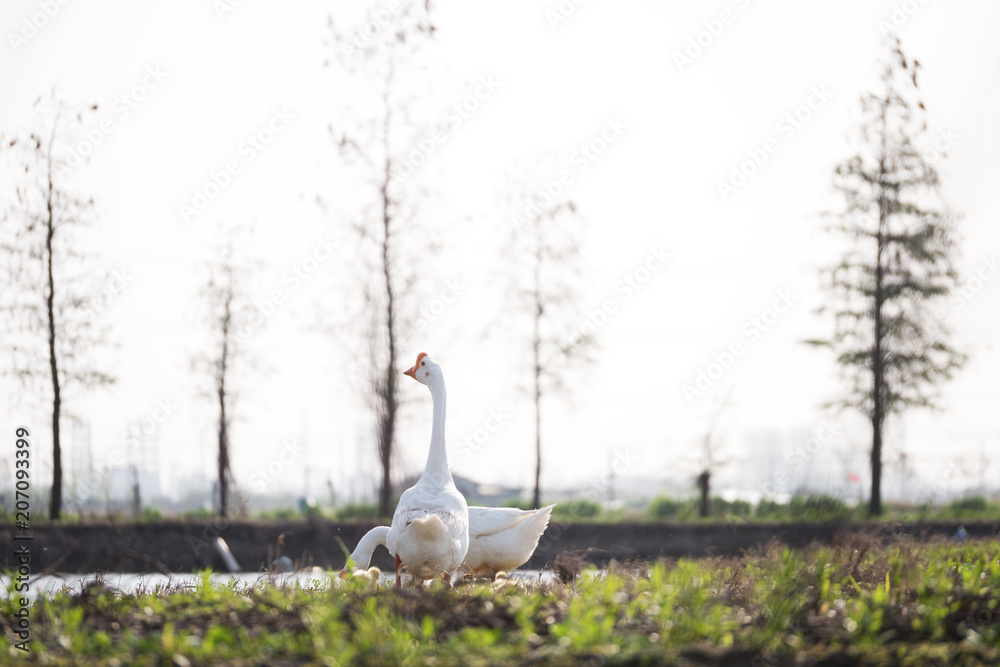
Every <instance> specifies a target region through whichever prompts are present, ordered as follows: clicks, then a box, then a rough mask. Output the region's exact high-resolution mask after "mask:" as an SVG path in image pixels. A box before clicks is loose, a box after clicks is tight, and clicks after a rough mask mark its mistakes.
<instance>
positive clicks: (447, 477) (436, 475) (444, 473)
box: [420, 377, 454, 486]
mask: <svg viewBox="0 0 1000 667" xmlns="http://www.w3.org/2000/svg"><path fill="white" fill-rule="evenodd" d="M428 388H429V389H430V390H431V401H432V402H433V403H434V417H433V420H432V421H431V448H430V451H429V452H428V453H427V465H426V466H425V467H424V474H423V475H422V476H421V478H420V479H421V481H424V482H427V483H431V484H434V485H435V486H446V485H448V484H454V480H452V478H451V470H449V469H448V449H447V447H445V444H444V416H445V403H446V402H447V392H446V391H445V388H444V378H441V377H438V378H435V380H434V381H433V382H431V383H430V384H428Z"/></svg>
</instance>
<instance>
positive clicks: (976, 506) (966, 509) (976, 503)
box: [948, 496, 989, 516]
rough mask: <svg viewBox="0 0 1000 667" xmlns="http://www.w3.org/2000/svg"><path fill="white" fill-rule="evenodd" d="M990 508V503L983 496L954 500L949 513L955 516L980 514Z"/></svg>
mask: <svg viewBox="0 0 1000 667" xmlns="http://www.w3.org/2000/svg"><path fill="white" fill-rule="evenodd" d="M988 508H989V503H988V502H986V498H983V497H982V496H969V497H967V498H959V499H958V500H953V501H951V503H950V504H949V505H948V512H949V513H950V514H953V515H955V516H962V515H966V514H980V513H982V512H985V511H986V510H987V509H988Z"/></svg>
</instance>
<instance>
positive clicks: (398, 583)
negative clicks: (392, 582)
mask: <svg viewBox="0 0 1000 667" xmlns="http://www.w3.org/2000/svg"><path fill="white" fill-rule="evenodd" d="M402 566H403V561H401V560H399V556H396V588H402V587H403V582H402V579H400V576H399V568H400V567H402Z"/></svg>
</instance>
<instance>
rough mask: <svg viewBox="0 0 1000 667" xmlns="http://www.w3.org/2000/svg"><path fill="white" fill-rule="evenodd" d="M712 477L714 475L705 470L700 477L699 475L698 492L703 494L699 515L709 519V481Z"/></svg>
mask: <svg viewBox="0 0 1000 667" xmlns="http://www.w3.org/2000/svg"><path fill="white" fill-rule="evenodd" d="M711 477H712V473H710V472H709V471H707V470H703V471H702V473H701V474H700V475H698V490H699V491H700V493H701V502H700V503H699V506H698V514H699V515H700V516H702V517H707V516H708V514H709V505H708V496H709V494H708V490H709V480H710V479H711Z"/></svg>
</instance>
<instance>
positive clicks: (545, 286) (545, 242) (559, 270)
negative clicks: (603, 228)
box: [503, 159, 595, 507]
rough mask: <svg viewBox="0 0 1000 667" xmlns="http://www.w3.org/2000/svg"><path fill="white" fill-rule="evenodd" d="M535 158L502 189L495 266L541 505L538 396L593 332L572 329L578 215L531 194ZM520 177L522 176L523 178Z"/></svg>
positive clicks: (583, 356)
mask: <svg viewBox="0 0 1000 667" xmlns="http://www.w3.org/2000/svg"><path fill="white" fill-rule="evenodd" d="M547 162H548V160H547V159H543V160H540V162H539V163H537V164H536V165H535V166H534V167H525V168H523V169H522V168H519V169H518V173H519V174H520V176H519V177H518V179H517V180H512V182H511V184H510V188H509V190H508V192H507V198H508V202H509V203H508V206H509V208H510V210H511V212H512V214H511V216H510V218H509V219H506V220H504V223H505V225H507V227H506V232H507V233H506V237H507V241H506V246H505V249H504V262H503V267H504V271H505V274H506V277H507V282H508V286H509V290H508V291H507V294H508V298H509V299H510V301H511V306H512V308H511V310H510V311H507V313H506V315H507V317H508V319H509V318H510V315H511V313H514V314H515V315H514V317H515V318H519V319H520V321H521V323H522V325H526V326H524V329H525V331H524V334H525V335H524V336H523V338H522V337H521V333H522V332H520V331H518V332H517V333H518V335H519V340H523V341H524V342H525V343H526V347H527V350H526V351H527V352H528V369H529V373H530V378H531V380H530V388H529V393H530V395H531V400H532V403H533V405H534V410H535V484H534V493H533V495H532V503H533V505H534V506H535V507H541V506H542V499H541V496H542V487H541V479H542V407H543V404H544V402H545V400H544V399H545V397H546V396H548V395H549V394H550V393H553V392H555V391H556V390H560V391H561V392H562V393H565V392H566V391H567V389H568V387H567V384H566V382H565V380H566V378H567V377H568V375H569V374H570V373H571V372H572V371H573V370H574V369H579V368H581V367H582V366H584V365H586V364H587V363H588V362H590V361H591V359H590V356H589V352H590V351H591V349H592V348H593V344H594V340H595V339H594V336H593V333H594V332H593V331H590V330H587V329H581V328H577V329H575V330H574V325H575V324H577V323H578V322H579V321H580V320H579V318H580V313H581V309H580V307H579V304H580V301H581V294H580V289H579V285H580V280H579V278H580V274H581V270H582V258H581V255H580V244H581V239H582V237H583V218H582V216H580V215H579V213H578V212H577V207H576V204H575V203H574V202H573V201H572V200H570V199H568V198H566V197H559V198H555V197H552V196H551V195H550V196H548V197H545V196H541V197H540V196H539V195H540V193H541V190H542V187H543V186H542V184H543V183H545V182H546V180H545V179H544V178H537V179H534V178H531V177H530V174H531V173H540V172H541V171H542V168H541V165H542V164H545V163H547ZM526 176H527V177H526Z"/></svg>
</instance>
